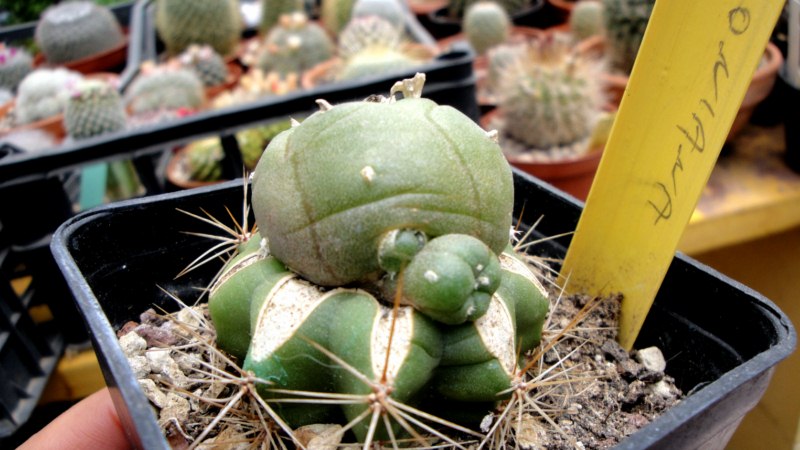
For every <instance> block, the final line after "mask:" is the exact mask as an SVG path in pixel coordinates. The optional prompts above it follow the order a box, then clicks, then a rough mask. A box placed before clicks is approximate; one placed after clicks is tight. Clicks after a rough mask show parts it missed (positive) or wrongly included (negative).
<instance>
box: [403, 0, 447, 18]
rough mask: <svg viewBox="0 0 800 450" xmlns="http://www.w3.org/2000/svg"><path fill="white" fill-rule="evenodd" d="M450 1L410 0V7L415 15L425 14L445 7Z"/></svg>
mask: <svg viewBox="0 0 800 450" xmlns="http://www.w3.org/2000/svg"><path fill="white" fill-rule="evenodd" d="M449 3H450V1H449V0H427V1H425V0H416V1H414V0H409V1H408V8H409V9H410V10H411V12H412V13H414V15H417V16H424V15H427V14H431V13H433V12H435V11H438V10H440V9H442V8H445V7H446V6H447V5H448V4H449Z"/></svg>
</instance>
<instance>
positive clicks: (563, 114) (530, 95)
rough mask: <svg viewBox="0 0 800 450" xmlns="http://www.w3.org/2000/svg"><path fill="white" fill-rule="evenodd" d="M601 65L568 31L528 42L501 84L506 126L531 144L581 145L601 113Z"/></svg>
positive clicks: (544, 146) (551, 146)
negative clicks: (573, 42)
mask: <svg viewBox="0 0 800 450" xmlns="http://www.w3.org/2000/svg"><path fill="white" fill-rule="evenodd" d="M600 70H601V65H600V64H599V63H598V61H596V60H594V59H592V58H591V57H589V56H586V55H584V54H582V53H579V52H577V51H576V50H575V49H574V48H573V47H572V46H571V44H570V42H569V40H568V39H567V37H566V36H565V35H556V37H555V38H552V39H551V38H547V39H540V40H535V41H531V42H530V43H527V44H524V48H523V49H521V51H520V52H519V53H518V55H517V58H516V59H515V60H514V61H512V62H511V63H509V64H508V65H507V66H506V67H505V71H504V73H503V74H502V75H501V80H500V83H499V89H498V90H497V93H498V95H499V102H498V109H499V111H500V112H501V115H502V124H501V129H502V132H503V133H504V134H505V135H507V136H508V137H509V138H511V139H513V140H514V141H516V142H518V143H521V144H523V145H524V146H525V147H526V148H528V149H533V150H551V149H555V148H560V147H571V146H576V145H577V146H579V147H580V146H581V143H582V142H585V141H588V139H589V138H590V137H591V134H592V131H593V130H594V127H595V124H596V123H597V121H598V120H599V119H600V117H601V113H602V108H603V101H604V98H603V91H602V84H601V80H600V77H599V74H600Z"/></svg>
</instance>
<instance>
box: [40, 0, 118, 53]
mask: <svg viewBox="0 0 800 450" xmlns="http://www.w3.org/2000/svg"><path fill="white" fill-rule="evenodd" d="M35 38H36V44H37V45H38V46H39V48H40V49H41V50H42V53H43V54H44V56H45V58H46V59H47V61H48V62H50V63H52V64H64V63H68V62H71V61H76V60H79V59H83V58H86V57H89V56H93V55H96V54H98V53H102V52H105V51H108V50H111V49H113V48H115V47H118V46H119V45H121V44H123V43H124V42H125V35H124V33H123V32H122V27H121V26H120V25H119V22H117V19H116V18H115V17H114V15H113V14H112V13H111V11H110V10H109V9H108V8H107V7H105V6H100V5H97V4H95V3H94V2H92V1H72V2H62V3H58V4H56V5H53V6H51V7H49V8H47V9H46V10H45V11H44V12H43V13H42V16H41V18H40V19H39V22H38V23H37V25H36V34H35Z"/></svg>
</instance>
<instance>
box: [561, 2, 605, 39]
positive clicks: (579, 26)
mask: <svg viewBox="0 0 800 450" xmlns="http://www.w3.org/2000/svg"><path fill="white" fill-rule="evenodd" d="M569 29H570V32H571V33H572V36H573V37H574V38H575V40H577V41H582V40H584V39H586V38H589V37H591V36H597V35H601V34H603V33H604V30H605V25H604V19H603V4H602V3H600V2H599V1H598V0H582V1H579V2H578V3H576V4H575V7H574V8H573V9H572V12H571V13H570V15H569Z"/></svg>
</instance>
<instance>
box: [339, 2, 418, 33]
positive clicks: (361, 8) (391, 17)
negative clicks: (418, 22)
mask: <svg viewBox="0 0 800 450" xmlns="http://www.w3.org/2000/svg"><path fill="white" fill-rule="evenodd" d="M366 16H378V17H381V18H383V19H384V20H386V21H388V22H389V23H391V24H393V25H395V26H397V27H398V28H400V29H402V28H403V24H404V23H405V20H406V19H405V17H406V12H405V8H404V6H403V5H402V4H401V3H400V2H399V1H398V0H356V3H355V4H354V5H353V11H352V14H351V15H350V20H352V19H354V18H356V17H366Z"/></svg>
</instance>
